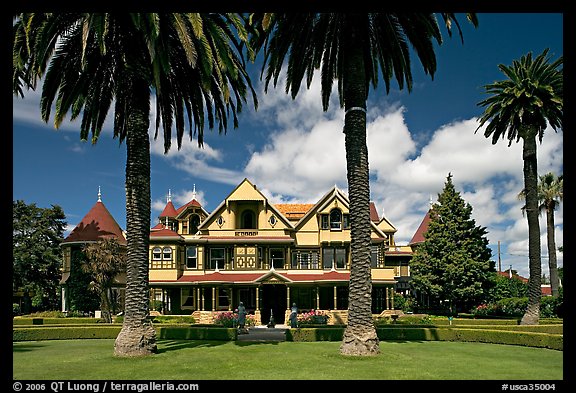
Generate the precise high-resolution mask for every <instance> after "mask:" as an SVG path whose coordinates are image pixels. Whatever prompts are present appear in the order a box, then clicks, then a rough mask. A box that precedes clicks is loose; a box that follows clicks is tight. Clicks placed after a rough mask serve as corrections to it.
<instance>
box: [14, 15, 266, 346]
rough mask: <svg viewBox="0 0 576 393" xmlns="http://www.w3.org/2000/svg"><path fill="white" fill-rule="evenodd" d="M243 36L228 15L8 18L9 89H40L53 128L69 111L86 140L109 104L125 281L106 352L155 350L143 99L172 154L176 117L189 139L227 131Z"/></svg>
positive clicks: (234, 107) (239, 78)
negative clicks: (115, 331) (120, 170)
mask: <svg viewBox="0 0 576 393" xmlns="http://www.w3.org/2000/svg"><path fill="white" fill-rule="evenodd" d="M245 37H246V33H245V30H244V26H243V24H242V23H241V19H240V17H239V15H236V14H226V15H222V14H179V13H171V14H154V13H148V14H128V13H126V14H123V13H111V14H106V13H56V14H18V15H17V16H16V18H15V23H14V27H13V43H14V45H13V67H14V68H13V92H14V94H20V95H23V88H32V89H34V88H35V87H36V84H37V81H38V80H39V79H41V78H44V81H43V85H42V98H41V115H42V119H43V120H44V121H45V122H48V120H49V119H50V112H51V109H52V104H53V103H55V114H54V126H55V127H56V128H58V127H59V126H60V124H61V123H62V121H63V120H64V118H65V116H66V114H67V113H68V112H69V111H70V113H71V120H74V119H76V118H77V117H79V116H81V118H82V121H81V125H80V137H81V139H82V140H87V139H88V136H89V134H90V133H91V135H92V143H96V141H97V140H98V137H99V135H100V132H101V130H102V125H103V123H104V121H105V119H106V117H107V115H108V111H109V109H110V107H111V105H112V103H114V134H113V135H114V138H118V139H119V141H120V143H122V142H123V141H126V150H127V157H126V222H127V228H126V229H127V277H126V306H125V318H124V323H123V326H122V330H121V332H120V333H119V335H118V337H117V338H116V342H115V347H114V352H115V354H116V355H119V356H140V355H148V354H151V353H154V352H156V334H155V331H154V329H153V327H152V326H151V324H150V322H149V321H148V320H147V316H148V313H149V310H148V307H149V305H148V296H149V294H148V244H149V240H150V239H149V233H150V232H149V231H150V140H149V133H148V128H149V115H150V100H151V95H152V94H154V95H155V97H156V112H157V117H156V133H155V136H154V137H155V138H156V137H157V136H158V131H159V128H160V122H162V125H163V137H164V148H165V151H166V152H167V151H168V150H169V149H170V146H171V132H172V125H173V119H174V120H175V121H174V126H175V129H176V136H177V141H178V148H180V146H181V141H182V137H183V134H184V129H185V123H186V120H187V122H188V125H189V135H190V139H192V137H193V135H197V138H198V144H199V146H202V145H203V130H204V125H205V114H207V117H208V126H209V128H213V127H214V125H215V122H218V124H219V131H220V132H223V131H224V132H225V131H226V129H227V125H228V117H229V116H230V112H231V114H232V116H233V120H234V127H237V125H238V119H237V113H239V112H240V111H241V109H242V105H243V102H246V93H247V87H249V88H250V89H251V91H252V95H253V99H254V105H255V106H257V99H256V95H255V92H254V90H253V88H252V85H251V82H250V79H249V76H248V74H247V73H246V71H245V67H244V62H243V54H242V50H243V46H242V42H241V40H242V39H245Z"/></svg>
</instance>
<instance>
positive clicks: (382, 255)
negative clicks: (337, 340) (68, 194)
mask: <svg viewBox="0 0 576 393" xmlns="http://www.w3.org/2000/svg"><path fill="white" fill-rule="evenodd" d="M348 207H349V200H348V197H347V196H346V195H345V194H344V193H343V192H342V191H341V190H339V189H338V188H337V187H334V188H332V189H331V190H330V191H328V192H327V193H326V194H325V195H324V196H323V197H322V198H320V200H318V201H317V202H316V203H314V204H274V203H270V202H269V201H268V199H267V198H266V197H265V196H264V195H263V194H262V193H261V192H260V191H259V190H258V188H257V187H256V186H255V185H254V184H252V183H251V182H250V181H249V180H248V179H244V180H243V181H242V182H241V183H240V184H239V185H238V186H237V187H236V188H235V189H234V190H233V191H232V192H231V193H230V194H229V195H228V196H227V197H226V198H225V199H224V200H223V201H222V203H221V204H220V205H219V206H218V207H217V208H216V209H214V210H213V211H212V212H210V213H209V212H207V211H206V210H205V209H204V208H203V207H202V205H201V204H200V203H199V202H198V201H197V200H196V198H195V197H193V199H192V200H191V201H190V202H188V203H187V204H185V205H183V206H181V207H179V208H176V207H175V206H174V205H173V203H172V201H171V199H170V197H168V201H167V204H166V206H165V208H164V210H163V211H162V213H161V214H160V215H159V223H158V224H157V225H155V226H154V227H152V228H151V229H150V246H149V247H150V252H149V287H150V300H151V309H153V310H156V311H159V312H161V313H164V314H180V315H181V314H187V315H190V314H192V315H193V316H194V317H195V319H196V321H198V322H200V323H211V322H212V318H213V316H214V315H215V313H217V312H221V311H231V310H234V309H236V308H237V307H238V304H239V303H240V302H243V303H244V305H245V307H246V309H247V311H248V312H249V314H253V315H254V316H255V318H256V321H258V322H259V323H261V324H266V323H268V322H269V320H270V319H271V318H273V319H274V321H275V323H284V322H287V316H288V314H289V312H290V307H291V305H292V304H293V303H296V305H297V306H298V309H299V311H308V310H321V311H324V312H326V313H328V314H330V315H331V317H332V318H330V320H329V321H330V322H329V323H345V322H346V311H347V309H348V281H349V278H350V264H351V258H350V220H349V210H348ZM370 218H371V223H370V226H371V240H372V244H371V254H370V255H371V274H372V312H373V313H374V314H381V313H383V312H386V311H387V310H393V309H394V301H393V297H394V293H396V292H402V293H405V292H406V291H407V290H408V280H409V276H410V272H409V262H410V259H411V256H412V249H411V247H410V246H397V245H396V244H395V241H394V234H395V232H396V228H395V227H394V226H393V225H392V224H391V223H390V222H389V221H388V220H387V219H386V218H385V217H382V218H380V217H378V213H377V211H376V208H375V206H374V204H373V203H371V204H370ZM106 236H113V237H116V238H117V239H118V240H119V242H120V243H121V244H126V240H125V236H124V233H123V231H122V230H121V229H120V227H119V226H118V224H117V223H116V221H115V220H114V218H113V217H112V216H111V215H110V213H109V212H108V211H107V209H106V208H105V206H104V204H103V203H102V201H101V200H100V197H99V199H98V202H97V203H96V205H94V206H93V208H92V209H91V210H90V212H89V213H88V214H87V215H86V216H85V217H84V219H83V220H82V221H81V222H80V223H79V224H78V225H77V226H76V228H75V229H74V230H73V231H72V232H71V233H70V234H69V235H68V237H67V238H66V239H64V241H63V242H62V249H63V256H64V264H63V276H62V280H61V284H62V309H63V311H67V310H68V307H69V306H68V303H69V299H68V293H67V284H69V281H70V273H71V263H72V260H73V258H72V254H73V253H74V251H75V250H78V249H79V247H81V245H83V244H86V243H87V242H93V241H97V240H99V239H100V238H102V237H106ZM124 284H125V276H122V275H121V276H119V277H118V279H117V286H118V288H117V290H118V292H119V293H120V294H122V291H123V289H122V286H123V285H124Z"/></svg>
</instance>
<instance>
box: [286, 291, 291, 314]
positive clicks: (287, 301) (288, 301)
mask: <svg viewBox="0 0 576 393" xmlns="http://www.w3.org/2000/svg"><path fill="white" fill-rule="evenodd" d="M290 304H292V303H291V302H290V287H289V286H286V310H290Z"/></svg>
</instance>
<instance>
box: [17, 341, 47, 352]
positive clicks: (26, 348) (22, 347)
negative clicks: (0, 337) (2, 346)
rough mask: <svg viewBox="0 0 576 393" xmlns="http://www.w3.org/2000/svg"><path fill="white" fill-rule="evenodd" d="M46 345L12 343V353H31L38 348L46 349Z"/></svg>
mask: <svg viewBox="0 0 576 393" xmlns="http://www.w3.org/2000/svg"><path fill="white" fill-rule="evenodd" d="M45 346H46V345H44V344H40V343H37V342H26V343H24V342H19V343H12V352H30V351H33V350H35V349H37V348H44V347H45Z"/></svg>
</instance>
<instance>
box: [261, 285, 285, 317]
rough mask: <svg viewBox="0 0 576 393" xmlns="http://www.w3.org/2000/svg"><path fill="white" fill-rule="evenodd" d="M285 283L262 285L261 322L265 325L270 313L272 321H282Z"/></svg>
mask: <svg viewBox="0 0 576 393" xmlns="http://www.w3.org/2000/svg"><path fill="white" fill-rule="evenodd" d="M286 296H287V294H286V285H283V284H265V285H262V308H261V312H260V315H261V318H262V324H263V325H266V324H267V323H268V322H269V321H270V315H271V314H272V315H273V316H274V322H276V323H277V324H283V323H284V314H285V312H286V304H287V303H286V301H287V298H286Z"/></svg>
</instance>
